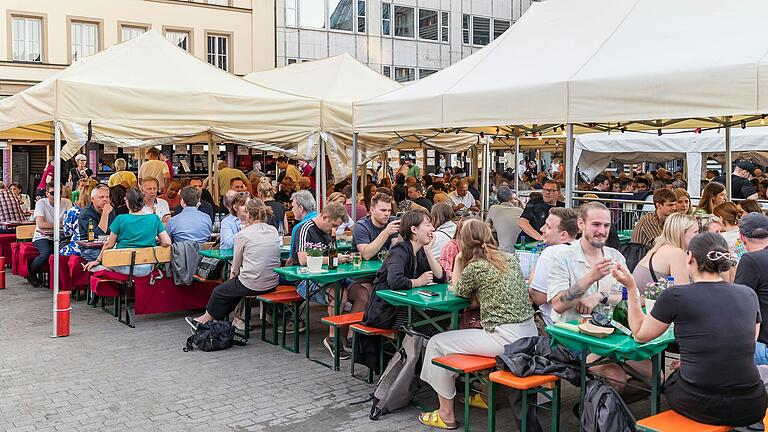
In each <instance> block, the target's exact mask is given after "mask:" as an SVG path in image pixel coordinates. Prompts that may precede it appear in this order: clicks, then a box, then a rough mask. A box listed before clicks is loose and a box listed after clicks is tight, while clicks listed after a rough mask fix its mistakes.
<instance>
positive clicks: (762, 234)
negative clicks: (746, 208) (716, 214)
mask: <svg viewBox="0 0 768 432" xmlns="http://www.w3.org/2000/svg"><path fill="white" fill-rule="evenodd" d="M739 232H740V233H742V234H744V237H747V238H766V237H768V216H766V215H764V214H762V213H747V214H746V215H744V216H742V217H741V219H739Z"/></svg>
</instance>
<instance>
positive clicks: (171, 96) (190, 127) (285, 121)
mask: <svg viewBox="0 0 768 432" xmlns="http://www.w3.org/2000/svg"><path fill="white" fill-rule="evenodd" d="M54 120H56V121H59V122H60V124H61V126H62V132H63V137H64V139H66V140H67V142H68V144H67V146H66V147H65V149H64V150H63V156H64V157H65V158H69V157H71V156H72V155H73V154H74V153H75V152H76V151H77V149H78V148H79V147H80V146H82V145H83V144H84V143H85V142H86V140H87V137H88V128H89V126H88V125H89V122H90V124H91V128H92V140H93V141H95V142H99V143H106V144H117V145H119V146H123V147H131V146H148V145H158V144H173V143H180V142H200V141H207V140H208V138H209V135H212V136H213V137H216V138H218V139H217V140H219V141H221V140H226V141H239V142H255V143H261V148H263V149H265V150H275V151H282V152H285V153H289V154H306V155H310V158H311V155H312V153H313V152H314V149H313V148H312V139H311V138H312V137H313V136H314V135H316V134H317V133H318V128H317V125H318V124H319V122H320V102H319V101H318V100H316V99H311V98H306V97H302V96H296V95H291V94H287V93H282V92H279V91H275V90H272V89H267V88H264V87H261V86H259V85H255V84H252V83H249V82H246V81H245V80H243V79H241V78H238V77H236V76H234V75H232V74H229V73H227V72H225V71H222V70H220V69H218V68H216V67H214V66H212V65H210V64H207V63H205V62H203V61H202V60H200V59H198V58H196V57H194V56H192V55H191V54H189V53H187V52H185V51H184V50H182V49H180V48H179V47H177V46H175V45H174V44H173V43H171V42H169V41H168V40H166V39H165V37H163V36H162V35H161V34H159V33H157V32H156V31H149V32H146V33H145V34H143V35H141V36H139V37H137V38H135V39H132V40H130V41H128V42H125V43H122V44H118V45H115V46H113V47H110V48H108V49H106V50H104V51H102V52H100V53H98V54H95V55H92V56H90V57H86V58H83V59H81V60H78V61H76V62H75V63H73V64H72V65H71V66H69V67H68V68H66V69H64V70H63V71H61V72H59V73H57V74H55V75H53V76H51V77H50V78H48V79H46V80H45V81H43V82H41V83H39V84H37V85H35V86H33V87H31V88H29V89H27V90H25V91H23V92H21V93H19V94H16V95H14V96H11V97H9V98H7V99H3V100H2V101H0V131H2V132H0V137H2V136H4V135H5V134H7V135H8V136H18V135H24V134H39V135H43V136H44V135H46V134H47V135H48V136H49V137H51V138H52V137H53V126H52V122H53V121H54ZM36 137H38V138H39V136H37V135H36ZM296 143H305V145H306V147H305V148H303V149H297V147H296Z"/></svg>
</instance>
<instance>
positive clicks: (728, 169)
mask: <svg viewBox="0 0 768 432" xmlns="http://www.w3.org/2000/svg"><path fill="white" fill-rule="evenodd" d="M724 121H725V196H726V197H727V199H728V201H730V200H731V196H732V195H733V190H732V189H731V187H732V186H731V185H732V184H733V180H732V179H731V175H732V172H733V155H732V154H731V117H730V116H727V117H725V119H724Z"/></svg>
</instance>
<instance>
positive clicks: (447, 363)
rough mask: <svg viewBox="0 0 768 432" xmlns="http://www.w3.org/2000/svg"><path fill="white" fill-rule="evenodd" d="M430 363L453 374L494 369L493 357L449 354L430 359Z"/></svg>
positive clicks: (494, 359)
mask: <svg viewBox="0 0 768 432" xmlns="http://www.w3.org/2000/svg"><path fill="white" fill-rule="evenodd" d="M432 363H433V364H435V365H438V366H440V367H442V368H444V369H448V370H452V371H454V372H461V373H466V372H477V371H481V370H487V369H496V358H495V357H484V356H477V355H470V354H451V355H447V356H443V357H437V358H433V359H432Z"/></svg>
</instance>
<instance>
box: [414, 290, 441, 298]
mask: <svg viewBox="0 0 768 432" xmlns="http://www.w3.org/2000/svg"><path fill="white" fill-rule="evenodd" d="M418 293H419V294H420V295H423V296H426V297H437V296H438V295H439V294H438V293H436V292H434V291H427V290H419V291H418Z"/></svg>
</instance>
